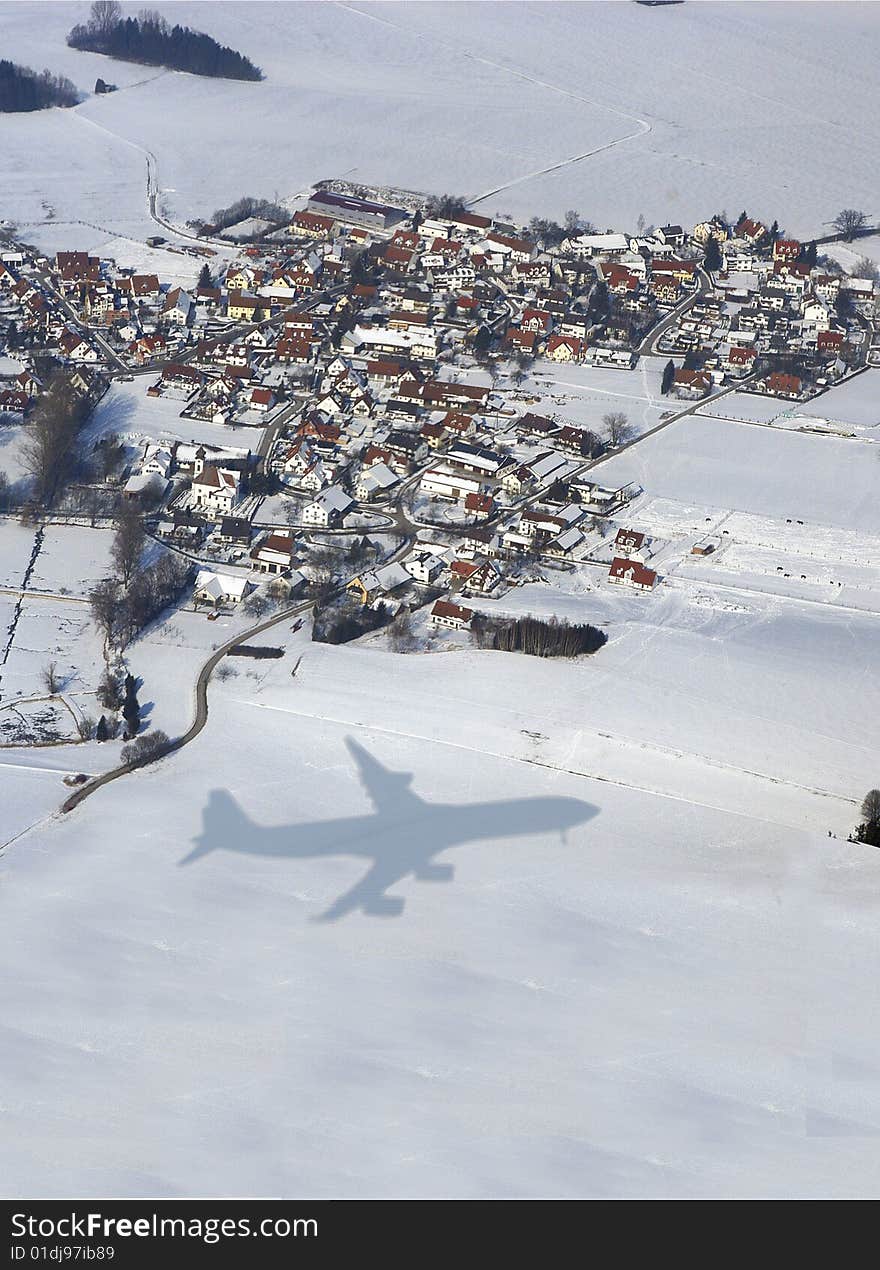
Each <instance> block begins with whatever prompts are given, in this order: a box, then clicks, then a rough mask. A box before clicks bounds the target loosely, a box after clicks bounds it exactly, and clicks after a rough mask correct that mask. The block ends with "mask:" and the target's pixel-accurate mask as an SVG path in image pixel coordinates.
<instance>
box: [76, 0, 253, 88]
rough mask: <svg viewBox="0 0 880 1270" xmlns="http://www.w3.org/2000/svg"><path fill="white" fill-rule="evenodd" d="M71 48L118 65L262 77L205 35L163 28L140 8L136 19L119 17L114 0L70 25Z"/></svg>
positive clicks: (161, 21) (101, 1) (164, 24)
mask: <svg viewBox="0 0 880 1270" xmlns="http://www.w3.org/2000/svg"><path fill="white" fill-rule="evenodd" d="M67 43H68V44H69V45H70V47H71V48H75V49H80V50H82V51H84V52H87V53H106V54H107V55H108V56H109V57H118V58H119V59H120V61H123V62H140V63H143V64H144V65H146V66H167V67H168V68H169V70H174V71H189V72H190V73H191V74H193V75H207V76H210V77H212V78H217V79H245V80H259V79H262V78H263V72H262V71H261V70H260V68H259V67H258V66H254V64H253V62H251V61H250V59H249V58H247V57H245V56H244V55H243V54H242V53H238V52H236V51H235V49H231V48H227V47H226V46H225V45H223V44H218V43H217V41H216V40H214V39H212V38H211V36H210V35H205V34H204V33H203V32H201V31H193V30H191V29H190V28H189V27H186V26H178V25H175V26H169V24H168V23H167V22H166V21H165V19H164V18H163V17H162V15H161V14H160V13H157V12H156V11H155V10H149V9H143V10H141V13H140V14H139V16H138V17H136V18H125V17H123V15H122V8H121V6H120V5H119V4H118V3H116V0H98V2H97V3H96V4H93V5H92V11H91V16H90V18H89V21H88V22H87V23H86V24H85V25H84V26H75V27H74V28H73V30H72V31H71V32H70V34H69V35H68V37H67Z"/></svg>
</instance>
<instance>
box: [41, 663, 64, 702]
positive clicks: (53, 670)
mask: <svg viewBox="0 0 880 1270" xmlns="http://www.w3.org/2000/svg"><path fill="white" fill-rule="evenodd" d="M41 678H42V680H43V686H44V688H45V689H46V691H47V692H48V693H49V695H50V696H52V697H54V696H55V695H56V693H58V692H60V690H61V683H62V680H61V676H60V675H59V674H58V667H57V665H56V664H55V662H54V661H50V662H49V665H48V666H44V667H43V672H42V675H41Z"/></svg>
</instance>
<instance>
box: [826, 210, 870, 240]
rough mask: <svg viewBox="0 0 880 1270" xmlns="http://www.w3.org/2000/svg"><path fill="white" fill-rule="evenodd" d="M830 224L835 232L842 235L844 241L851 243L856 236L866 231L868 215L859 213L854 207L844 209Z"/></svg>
mask: <svg viewBox="0 0 880 1270" xmlns="http://www.w3.org/2000/svg"><path fill="white" fill-rule="evenodd" d="M831 223H832V225H833V226H834V228H835V229H836V230H837V232H838V233H840V234H843V236H844V238H845V239H846V241H847V242H848V243H851V242H852V240H853V239H854V238H855V236H856V234H860V233H861V232H862V230H863V229H867V227H868V214H867V212H859V211H857V210H856V208H854V207H845V208H844V209H843V211H842V212H838V214H837V216H836V217H835V218H834V220H833V221H832V222H831Z"/></svg>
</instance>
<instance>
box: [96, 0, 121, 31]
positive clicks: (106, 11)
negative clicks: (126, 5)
mask: <svg viewBox="0 0 880 1270" xmlns="http://www.w3.org/2000/svg"><path fill="white" fill-rule="evenodd" d="M121 21H122V5H121V4H118V3H117V0H95V3H94V4H93V5H92V8H91V11H90V13H89V26H90V27H91V29H92V30H93V31H101V32H106V31H112V30H113V28H114V27H115V26H116V25H117V24H118V23H119V22H121Z"/></svg>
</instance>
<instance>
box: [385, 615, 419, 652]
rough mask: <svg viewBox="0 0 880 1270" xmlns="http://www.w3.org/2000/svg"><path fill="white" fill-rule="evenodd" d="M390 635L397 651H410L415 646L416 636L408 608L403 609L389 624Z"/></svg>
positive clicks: (392, 644)
mask: <svg viewBox="0 0 880 1270" xmlns="http://www.w3.org/2000/svg"><path fill="white" fill-rule="evenodd" d="M388 637H389V639H390V641H391V647H392V648H393V649H394V651H395V652H396V653H408V652H410V650H411V649H412V648H413V647H414V645H415V642H416V637H415V633H414V631H413V628H412V615H411V614H410V613H409V612H408V611H407V610H406V609H401V610H400V612H399V613H398V614H397V617H395V619H394V621H393V622H392V623H391V625H390V626H389V628H388Z"/></svg>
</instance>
